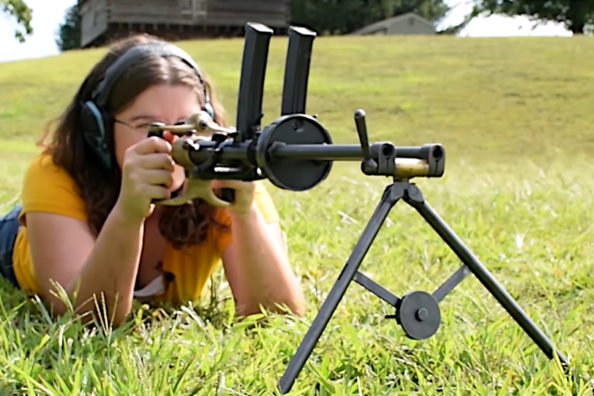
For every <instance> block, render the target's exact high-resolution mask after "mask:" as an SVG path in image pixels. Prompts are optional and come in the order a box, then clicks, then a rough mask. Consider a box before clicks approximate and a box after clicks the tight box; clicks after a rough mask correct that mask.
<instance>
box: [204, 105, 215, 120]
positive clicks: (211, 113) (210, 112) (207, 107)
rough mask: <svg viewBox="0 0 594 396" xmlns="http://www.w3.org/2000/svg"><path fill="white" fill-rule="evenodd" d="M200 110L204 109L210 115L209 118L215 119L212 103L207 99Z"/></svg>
mask: <svg viewBox="0 0 594 396" xmlns="http://www.w3.org/2000/svg"><path fill="white" fill-rule="evenodd" d="M202 110H204V111H206V113H207V114H208V115H209V116H210V118H212V119H213V120H214V119H215V112H214V109H213V108H212V104H211V103H210V101H207V102H206V103H205V104H204V105H203V106H202Z"/></svg>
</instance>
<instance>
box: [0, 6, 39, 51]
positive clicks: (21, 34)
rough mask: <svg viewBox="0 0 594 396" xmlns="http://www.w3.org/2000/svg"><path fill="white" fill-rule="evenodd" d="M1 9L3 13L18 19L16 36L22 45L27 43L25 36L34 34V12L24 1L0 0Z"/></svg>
mask: <svg viewBox="0 0 594 396" xmlns="http://www.w3.org/2000/svg"><path fill="white" fill-rule="evenodd" d="M0 9H1V10H2V12H4V13H6V14H8V15H10V16H13V17H14V18H16V22H17V28H16V30H15V32H14V36H15V37H16V39H17V40H19V41H20V42H21V43H22V42H24V41H25V36H26V35H30V34H31V33H33V27H32V26H31V18H32V16H33V11H32V10H31V8H29V7H28V6H27V4H25V2H24V1H23V0H0Z"/></svg>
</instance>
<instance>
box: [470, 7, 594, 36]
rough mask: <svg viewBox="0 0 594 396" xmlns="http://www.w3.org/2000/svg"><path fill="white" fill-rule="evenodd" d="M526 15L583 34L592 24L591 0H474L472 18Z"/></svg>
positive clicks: (593, 12)
mask: <svg viewBox="0 0 594 396" xmlns="http://www.w3.org/2000/svg"><path fill="white" fill-rule="evenodd" d="M485 12H486V13H488V14H494V13H502V14H506V15H526V16H529V17H532V18H534V19H544V20H547V21H555V22H560V23H563V24H564V25H565V26H566V27H567V29H569V30H571V31H572V32H573V33H574V34H583V33H584V29H585V28H586V26H587V25H589V24H590V25H591V24H594V1H592V0H548V1H543V0H514V1H511V0H476V4H475V6H474V9H473V12H472V14H471V15H472V16H477V15H480V14H482V13H485Z"/></svg>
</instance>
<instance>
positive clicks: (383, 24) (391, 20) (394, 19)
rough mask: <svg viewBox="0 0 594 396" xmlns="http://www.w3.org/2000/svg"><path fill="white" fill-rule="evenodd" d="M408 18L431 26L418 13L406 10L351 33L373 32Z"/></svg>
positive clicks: (429, 22)
mask: <svg viewBox="0 0 594 396" xmlns="http://www.w3.org/2000/svg"><path fill="white" fill-rule="evenodd" d="M409 18H414V19H416V20H417V21H419V22H421V23H425V24H427V25H431V26H433V23H432V22H431V21H429V20H428V19H426V18H423V17H422V16H420V15H417V14H415V13H414V12H407V13H406V14H400V15H396V16H394V17H391V18H387V19H384V20H383V21H379V22H375V23H372V24H371V25H367V26H365V27H363V28H361V29H359V30H356V31H354V32H352V33H351V34H353V35H362V34H369V33H374V32H376V31H378V30H381V29H385V28H387V27H388V26H390V25H392V24H393V23H397V22H400V21H404V20H407V19H409Z"/></svg>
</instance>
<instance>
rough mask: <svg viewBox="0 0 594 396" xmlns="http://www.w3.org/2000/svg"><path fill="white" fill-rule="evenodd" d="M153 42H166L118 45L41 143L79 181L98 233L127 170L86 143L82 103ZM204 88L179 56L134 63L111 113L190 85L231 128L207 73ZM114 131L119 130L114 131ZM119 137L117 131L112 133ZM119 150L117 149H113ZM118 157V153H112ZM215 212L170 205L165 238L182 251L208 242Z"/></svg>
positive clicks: (162, 224) (196, 205)
mask: <svg viewBox="0 0 594 396" xmlns="http://www.w3.org/2000/svg"><path fill="white" fill-rule="evenodd" d="M151 42H161V40H159V39H157V38H156V37H152V36H149V35H134V36H131V37H129V38H126V39H123V40H120V41H117V42H115V43H114V44H113V45H112V46H110V48H109V51H108V52H107V54H106V55H105V56H104V57H103V58H102V59H101V60H100V61H99V62H98V63H97V64H96V65H95V67H94V68H93V69H92V70H91V72H90V73H89V75H88V76H87V78H86V79H85V80H84V81H83V83H82V84H81V86H80V88H79V90H78V92H77V93H76V95H75V96H74V98H73V100H72V101H71V102H70V104H69V105H68V107H67V108H66V110H65V111H64V113H63V114H62V115H61V117H60V118H59V119H58V120H57V126H56V128H55V129H54V130H53V131H52V133H51V134H49V133H46V134H45V135H44V136H42V138H41V139H40V141H39V143H40V144H41V145H42V146H43V147H45V149H44V153H46V154H49V155H51V157H52V158H53V161H54V163H55V164H56V165H57V166H60V167H62V168H63V169H65V170H66V172H68V174H69V175H70V176H71V177H72V178H73V179H74V181H75V183H76V186H77V187H78V189H79V194H80V195H81V197H82V198H83V199H84V201H85V203H86V212H87V219H88V224H89V227H90V229H91V231H92V232H93V233H94V234H95V235H98V234H99V232H100V230H101V228H102V227H103V224H104V223H105V220H106V218H107V216H108V214H109V213H110V211H111V209H112V208H113V206H114V205H115V203H116V200H117V198H118V194H119V191H120V184H121V170H120V169H119V167H117V166H115V167H114V169H111V170H107V169H105V168H104V167H103V166H102V165H101V164H100V163H99V161H98V160H96V157H95V156H94V154H93V153H92V152H91V150H90V148H89V147H88V146H87V144H85V142H84V139H83V134H82V129H83V125H82V122H81V117H80V113H81V105H82V104H83V103H84V101H86V100H90V99H91V96H92V92H93V90H94V89H95V88H96V86H97V84H98V83H99V82H100V81H101V79H102V78H103V76H104V74H105V71H106V70H107V69H108V67H109V66H110V65H111V64H113V63H114V62H115V61H116V60H117V59H118V58H119V57H120V56H121V55H122V54H123V53H124V52H125V51H126V50H128V49H129V48H131V47H133V46H135V45H139V44H143V43H151ZM202 80H203V82H204V85H205V86H204V87H203V86H202V84H201V82H200V79H199V78H198V76H197V75H196V72H195V71H194V70H193V69H192V68H191V67H190V66H188V65H187V64H186V63H184V62H183V61H182V60H180V59H178V58H176V57H161V56H159V55H155V56H153V57H151V58H149V59H148V60H146V61H143V62H137V63H136V64H133V65H132V66H131V67H130V68H129V69H128V70H127V71H125V72H124V74H123V75H122V76H121V78H119V79H118V81H116V83H115V84H114V86H113V89H112V91H111V93H110V96H109V98H108V100H107V104H106V110H108V111H110V112H111V114H112V115H114V114H115V113H118V112H121V111H123V110H124V109H125V108H126V107H127V106H129V105H130V104H131V103H132V102H133V100H134V99H135V98H136V97H137V96H138V95H139V94H140V93H142V92H143V91H144V90H146V89H147V88H149V87H151V86H154V85H157V84H172V85H186V86H191V87H193V88H194V89H195V91H196V95H197V96H198V99H199V101H200V103H201V104H203V103H204V90H206V91H207V92H208V94H209V96H210V101H211V104H212V106H213V109H214V113H215V114H214V116H215V117H214V119H215V121H216V122H217V123H219V124H220V125H225V124H226V123H225V118H224V111H223V108H222V106H221V105H220V103H219V102H218V101H217V99H216V96H215V95H214V93H213V92H212V89H211V85H210V83H209V82H208V78H207V76H205V75H204V74H203V73H202ZM110 129H111V130H112V131H113V128H110ZM112 133H113V132H112ZM111 149H112V150H113V147H112V148H111ZM112 155H113V151H112ZM215 210H216V209H215V208H213V207H212V206H210V205H208V204H207V203H206V202H204V201H202V200H200V199H197V200H195V201H194V202H193V203H188V204H185V205H180V206H166V207H164V208H163V214H162V216H161V219H160V221H159V229H160V231H161V233H162V235H163V236H164V237H165V238H166V239H167V240H168V241H169V242H171V243H172V245H173V246H174V247H176V248H181V247H183V246H185V245H191V244H198V243H200V242H202V241H203V240H204V239H205V238H206V234H207V230H208V226H209V225H210V224H211V223H213V222H214V217H213V216H214V212H215Z"/></svg>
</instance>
